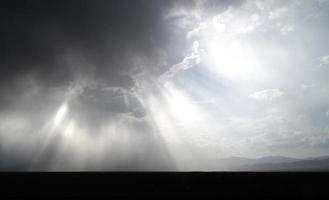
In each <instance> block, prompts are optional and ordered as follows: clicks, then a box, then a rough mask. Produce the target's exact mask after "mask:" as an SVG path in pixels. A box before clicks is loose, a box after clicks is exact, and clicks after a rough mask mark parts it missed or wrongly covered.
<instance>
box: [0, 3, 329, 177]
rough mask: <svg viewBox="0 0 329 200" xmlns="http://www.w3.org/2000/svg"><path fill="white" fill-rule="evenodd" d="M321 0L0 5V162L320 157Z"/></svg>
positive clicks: (135, 165) (327, 95)
mask: <svg viewBox="0 0 329 200" xmlns="http://www.w3.org/2000/svg"><path fill="white" fill-rule="evenodd" d="M328 23H329V1H328V0H314V1H303V0H289V1H288V0H275V1H274V0H233V1H229V0H180V1H178V0H168V1H162V0H152V1H151V0H134V1H130V0H120V1H119V0H111V1H105V0H96V1H91V0H59V1H41V0H21V1H17V0H14V1H9V0H5V1H1V2H0V24H1V26H2V27H1V29H0V44H1V45H0V66H1V67H0V170H20V171H99V170H101V171H102V170H105V171H126V170H128V171H139V170H142V171H154V170H161V171H163V170H164V171H167V170H169V171H172V170H173V171H189V170H204V169H206V167H205V166H206V165H207V164H210V163H213V162H214V161H216V159H220V158H225V157H231V156H241V157H249V158H257V157H264V156H274V155H280V156H287V157H296V158H307V157H314V156H322V155H328V154H329V103H328V102H329V78H328V77H329V39H328V37H327V36H328V34H329V26H328Z"/></svg>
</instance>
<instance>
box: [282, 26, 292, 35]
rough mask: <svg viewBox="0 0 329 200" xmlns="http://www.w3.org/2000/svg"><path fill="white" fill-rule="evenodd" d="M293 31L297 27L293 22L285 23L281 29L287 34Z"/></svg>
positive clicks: (283, 33)
mask: <svg viewBox="0 0 329 200" xmlns="http://www.w3.org/2000/svg"><path fill="white" fill-rule="evenodd" d="M293 31H295V28H294V26H293V25H291V24H287V25H284V26H282V28H281V29H280V32H281V34H282V35H287V34H288V33H290V32H293Z"/></svg>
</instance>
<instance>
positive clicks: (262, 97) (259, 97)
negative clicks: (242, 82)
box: [248, 89, 284, 101]
mask: <svg viewBox="0 0 329 200" xmlns="http://www.w3.org/2000/svg"><path fill="white" fill-rule="evenodd" d="M283 94H284V92H282V91H281V90H279V89H266V90H262V91H258V92H254V93H252V94H250V95H249V96H248V98H252V99H255V100H256V101H272V100H274V99H277V98H279V97H281V96H282V95H283Z"/></svg>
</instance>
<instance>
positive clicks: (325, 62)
mask: <svg viewBox="0 0 329 200" xmlns="http://www.w3.org/2000/svg"><path fill="white" fill-rule="evenodd" d="M320 62H321V66H329V55H327V56H323V57H322V58H320Z"/></svg>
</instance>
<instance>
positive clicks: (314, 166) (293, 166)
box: [215, 156, 329, 171]
mask: <svg viewBox="0 0 329 200" xmlns="http://www.w3.org/2000/svg"><path fill="white" fill-rule="evenodd" d="M217 164H218V168H217V169H215V170H220V171H329V157H328V156H321V157H312V158H305V159H297V158H289V157H283V156H270V157H262V158H254V159H251V158H243V157H229V158H223V159H220V160H219V161H218V162H217Z"/></svg>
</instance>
